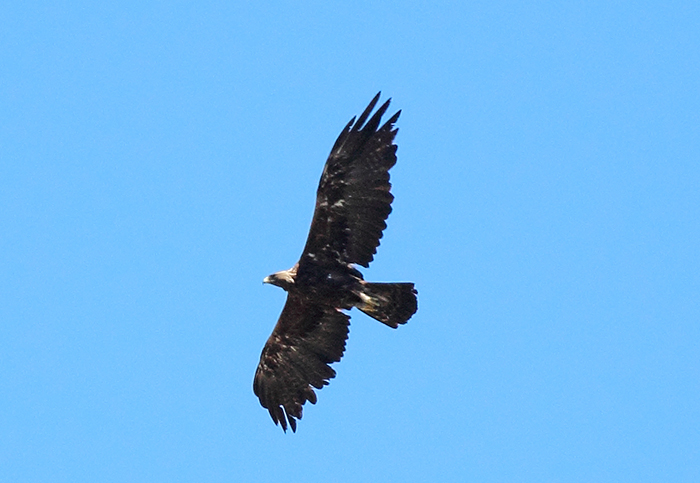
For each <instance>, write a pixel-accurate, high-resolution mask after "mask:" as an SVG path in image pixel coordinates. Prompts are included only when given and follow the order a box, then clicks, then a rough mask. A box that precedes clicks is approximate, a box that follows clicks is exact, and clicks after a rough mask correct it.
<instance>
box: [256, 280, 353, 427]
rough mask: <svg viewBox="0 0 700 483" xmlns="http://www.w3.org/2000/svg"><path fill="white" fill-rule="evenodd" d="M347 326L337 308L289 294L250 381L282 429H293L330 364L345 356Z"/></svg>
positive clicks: (327, 374) (327, 377)
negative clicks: (253, 377)
mask: <svg viewBox="0 0 700 483" xmlns="http://www.w3.org/2000/svg"><path fill="white" fill-rule="evenodd" d="M349 325H350V317H349V316H347V315H345V314H344V313H343V312H341V311H340V310H338V309H335V308H333V307H328V306H325V305H318V304H316V303H312V302H308V301H306V300H302V299H301V298H299V297H297V296H294V295H292V294H290V295H288V296H287V303H286V304H285V306H284V309H283V310H282V314H281V315H280V318H279V321H278V322H277V325H276V326H275V329H274V330H273V331H272V335H270V338H269V339H268V340H267V343H266V344H265V347H264V348H263V351H262V354H261V356H260V363H259V364H258V368H257V370H256V371H255V380H254V382H253V391H254V392H255V395H256V396H258V398H259V399H260V404H261V405H262V406H263V407H265V408H267V410H268V411H269V412H270V416H271V417H272V420H273V421H274V422H275V424H278V423H279V424H281V425H282V429H283V430H285V431H287V421H289V426H291V428H292V431H296V426H297V423H296V420H297V419H301V416H302V406H303V405H304V403H305V402H306V401H310V402H311V404H316V394H315V393H314V390H313V388H314V387H315V388H316V389H321V388H322V387H323V386H324V385H326V384H328V381H329V380H330V379H332V378H333V377H335V371H334V370H333V369H332V368H331V367H330V366H329V364H331V363H333V362H338V361H339V360H340V358H341V357H342V356H343V352H344V351H345V341H346V340H347V337H348V326H349ZM312 386H313V387H312Z"/></svg>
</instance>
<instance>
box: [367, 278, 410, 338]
mask: <svg viewBox="0 0 700 483" xmlns="http://www.w3.org/2000/svg"><path fill="white" fill-rule="evenodd" d="M362 288H363V290H362V292H361V293H360V294H359V296H360V303H358V304H357V305H356V307H357V308H358V309H360V310H361V311H362V312H364V313H365V314H367V315H369V316H370V317H372V318H373V319H376V320H378V321H379V322H382V323H383V324H386V325H388V326H389V327H391V328H394V329H395V328H397V327H398V326H399V325H401V324H405V323H406V322H408V319H410V318H411V316H412V315H413V314H415V313H416V310H418V298H417V297H416V295H417V294H418V292H417V291H416V289H415V288H414V285H413V284H412V283H370V282H364V281H363V282H362Z"/></svg>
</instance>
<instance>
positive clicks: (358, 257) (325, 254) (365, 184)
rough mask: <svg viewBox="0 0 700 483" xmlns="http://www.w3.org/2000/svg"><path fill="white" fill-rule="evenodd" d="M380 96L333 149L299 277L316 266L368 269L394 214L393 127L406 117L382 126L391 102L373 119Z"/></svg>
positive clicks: (322, 178)
mask: <svg viewBox="0 0 700 483" xmlns="http://www.w3.org/2000/svg"><path fill="white" fill-rule="evenodd" d="M379 95H380V94H377V95H376V96H375V97H374V99H372V101H371V102H370V103H369V105H368V106H367V108H366V109H365V110H364V112H363V113H362V114H361V115H360V117H359V118H358V119H357V121H355V118H353V119H352V120H351V121H350V122H349V123H348V125H347V126H345V129H343V131H342V132H341V133H340V136H338V139H337V140H336V142H335V144H334V145H333V149H331V153H330V155H329V156H328V160H327V161H326V165H325V167H324V169H323V174H322V175H321V180H320V182H319V185H318V190H317V192H316V209H315V211H314V216H313V220H312V222H311V229H310V230H309V237H308V239H307V241H306V246H305V247H304V251H303V253H302V256H301V259H300V260H299V272H300V273H302V272H304V270H305V269H306V267H307V266H308V265H309V263H311V264H312V265H326V266H328V265H335V264H338V263H339V264H341V265H347V264H350V263H355V264H358V265H362V266H363V267H367V266H369V263H370V262H371V261H372V259H373V258H374V254H375V253H376V252H377V247H378V246H379V239H380V238H381V237H382V231H383V230H384V229H385V228H386V219H387V217H388V216H389V213H391V202H392V201H393V200H394V197H393V195H392V194H391V193H390V190H391V183H390V182H389V170H390V169H391V168H392V167H393V166H394V164H396V145H395V144H394V137H395V136H396V132H397V129H396V128H394V124H395V123H396V121H397V120H398V118H399V114H401V111H398V112H396V113H395V114H394V115H393V116H391V117H390V118H389V119H388V120H387V121H386V122H385V123H384V124H383V125H382V124H381V120H382V116H383V115H384V113H386V111H387V109H388V108H389V102H390V101H391V100H388V101H386V102H385V103H384V104H382V105H381V106H380V107H379V109H377V111H376V112H375V113H374V114H373V115H372V116H371V117H370V114H371V112H372V110H373V109H374V107H375V106H376V104H377V101H378V100H379Z"/></svg>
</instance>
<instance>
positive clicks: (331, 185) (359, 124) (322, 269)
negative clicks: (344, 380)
mask: <svg viewBox="0 0 700 483" xmlns="http://www.w3.org/2000/svg"><path fill="white" fill-rule="evenodd" d="M378 100H379V94H377V95H376V96H375V97H374V99H372V102H370V104H369V105H368V106H367V108H366V109H365V110H364V112H363V113H362V114H361V115H360V117H359V118H358V119H357V121H355V118H353V119H352V120H351V121H350V122H349V123H348V124H347V126H345V129H343V131H342V132H341V133H340V136H338V139H337V140H336V142H335V144H334V145H333V149H332V150H331V154H330V156H329V157H328V160H327V161H326V165H325V168H324V169H323V174H322V175H321V181H320V183H319V186H318V191H317V194H316V209H315V211H314V216H313V220H312V222H311V229H310V231H309V236H308V239H307V241H306V245H305V247H304V250H303V252H302V255H301V258H300V259H299V262H298V263H297V264H296V265H295V266H294V267H292V268H291V269H289V270H283V271H281V272H277V273H275V274H272V275H270V276H269V277H266V278H265V280H264V281H265V282H266V283H271V284H274V285H278V286H280V287H282V288H283V289H285V290H286V291H287V292H288V296H287V303H286V304H285V306H284V309H283V310H282V314H281V315H280V318H279V320H278V322H277V325H276V326H275V328H274V330H273V332H272V335H270V338H269V339H268V340H267V343H266V344H265V347H264V348H263V351H262V354H261V356H260V363H259V364H258V368H257V370H256V372H255V380H254V382H253V391H254V392H255V394H256V395H257V396H258V398H259V399H260V404H262V406H263V407H265V408H267V410H268V411H269V412H270V416H271V417H272V420H273V421H274V422H275V424H281V425H282V429H284V430H285V431H286V430H287V425H288V424H289V426H290V427H291V428H292V431H296V424H297V421H296V420H297V419H301V416H302V406H303V405H304V403H306V401H310V402H311V403H312V404H315V403H316V394H315V393H314V390H313V388H316V389H321V388H322V387H323V386H324V385H326V384H328V381H329V380H330V379H332V378H333V377H335V371H334V370H333V369H332V368H331V367H330V364H332V363H334V362H338V361H339V360H340V358H341V357H342V356H343V352H344V351H345V341H346V340H347V336H348V328H349V325H350V317H349V316H348V315H347V314H345V313H344V312H343V310H349V309H351V308H352V307H357V308H358V309H360V310H361V311H363V312H364V313H366V314H367V315H369V316H371V317H373V318H375V319H376V320H379V321H380V322H382V323H384V324H386V325H387V326H389V327H392V328H396V327H398V326H399V325H401V324H405V323H406V322H407V321H408V319H409V318H410V317H411V316H412V315H413V314H414V313H415V312H416V310H417V308H418V302H417V298H416V294H417V292H416V290H415V288H414V286H413V284H412V283H369V282H365V281H364V280H363V278H362V274H361V273H360V272H359V271H358V270H357V269H356V268H355V266H354V265H361V266H363V267H368V266H369V263H370V262H371V261H372V260H373V259H374V255H375V254H376V251H377V247H378V246H379V240H380V239H381V237H382V232H383V230H384V229H385V228H386V219H387V217H388V216H389V213H391V202H392V201H393V199H394V197H393V195H392V194H391V192H390V189H391V183H390V182H389V169H391V167H392V166H394V164H396V145H395V144H394V143H393V141H394V137H395V136H396V132H397V129H394V123H396V121H397V119H398V118H399V114H400V113H401V111H398V112H397V113H396V114H394V115H393V116H392V117H391V118H389V120H388V121H387V122H386V123H385V124H384V125H382V126H381V127H380V122H381V118H382V116H383V115H384V114H385V113H386V110H387V109H388V107H389V102H390V100H388V101H386V102H385V103H384V104H383V105H382V106H381V107H380V108H379V109H378V110H377V111H376V112H375V113H374V115H372V117H371V118H370V117H369V116H370V113H371V112H372V110H373V109H374V107H375V105H376V104H377V101H378Z"/></svg>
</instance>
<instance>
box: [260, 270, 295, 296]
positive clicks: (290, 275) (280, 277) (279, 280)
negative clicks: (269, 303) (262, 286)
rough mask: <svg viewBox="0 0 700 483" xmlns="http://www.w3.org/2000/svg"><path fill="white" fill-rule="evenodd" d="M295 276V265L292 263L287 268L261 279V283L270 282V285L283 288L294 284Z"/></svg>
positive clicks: (287, 288)
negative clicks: (290, 266)
mask: <svg viewBox="0 0 700 483" xmlns="http://www.w3.org/2000/svg"><path fill="white" fill-rule="evenodd" d="M296 276H297V266H296V265H294V266H293V267H292V268H290V269H289V270H282V271H281V272H276V273H273V274H272V275H269V276H267V277H265V278H264V279H263V283H271V284H272V285H277V286H278V287H282V288H283V289H285V290H289V288H290V287H291V286H292V285H294V278H295V277H296Z"/></svg>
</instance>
